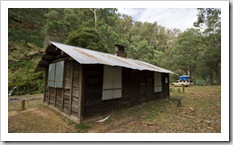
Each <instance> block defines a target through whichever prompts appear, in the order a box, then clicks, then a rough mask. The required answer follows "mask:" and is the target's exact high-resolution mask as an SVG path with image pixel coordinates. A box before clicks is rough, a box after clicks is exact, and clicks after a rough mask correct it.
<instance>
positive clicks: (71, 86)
mask: <svg viewBox="0 0 233 145" xmlns="http://www.w3.org/2000/svg"><path fill="white" fill-rule="evenodd" d="M70 73H71V74H70V75H71V76H70V84H71V85H70V100H69V114H71V109H72V106H71V105H72V95H73V77H74V76H73V75H74V61H73V60H72V61H71V72H70Z"/></svg>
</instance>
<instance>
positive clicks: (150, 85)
mask: <svg viewBox="0 0 233 145" xmlns="http://www.w3.org/2000/svg"><path fill="white" fill-rule="evenodd" d="M116 46H117V47H118V49H117V53H116V54H115V55H112V54H107V53H102V52H97V51H93V50H88V49H84V48H80V47H75V46H70V45H65V44H60V43H57V42H50V44H49V45H48V47H47V49H46V51H45V53H44V55H43V56H42V58H41V60H40V61H39V63H38V65H37V68H36V71H45V76H46V77H45V89H44V99H43V101H44V103H45V104H47V105H48V106H50V107H53V108H54V109H56V110H58V111H59V112H61V113H62V114H64V115H65V116H67V117H69V118H70V119H72V120H74V121H76V122H80V121H81V120H83V119H85V118H90V117H94V116H100V115H103V114H106V113H109V112H110V111H112V110H118V109H120V108H126V107H132V106H135V105H139V104H142V103H144V102H149V101H153V100H156V99H160V98H165V97H169V73H172V72H171V71H169V70H166V69H163V68H160V67H157V66H154V65H152V64H149V63H146V62H142V61H138V60H134V59H130V58H126V56H127V55H126V53H125V52H124V47H122V46H120V45H116Z"/></svg>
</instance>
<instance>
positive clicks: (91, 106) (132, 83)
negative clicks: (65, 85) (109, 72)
mask: <svg viewBox="0 0 233 145" xmlns="http://www.w3.org/2000/svg"><path fill="white" fill-rule="evenodd" d="M83 68H85V69H84V71H83V73H85V78H84V79H85V96H84V100H85V103H84V118H89V117H92V116H98V115H103V114H106V113H108V112H111V111H113V110H118V109H121V108H127V107H132V106H135V105H139V104H142V103H143V102H150V101H154V100H157V99H159V98H163V97H167V96H169V83H168V84H165V78H166V77H167V78H168V74H165V73H164V74H162V75H161V76H162V79H161V80H162V92H160V93H154V72H151V71H139V70H132V69H128V68H122V98H118V99H111V100H103V101H102V86H103V65H93V64H92V65H84V66H83ZM82 99H83V98H82Z"/></svg>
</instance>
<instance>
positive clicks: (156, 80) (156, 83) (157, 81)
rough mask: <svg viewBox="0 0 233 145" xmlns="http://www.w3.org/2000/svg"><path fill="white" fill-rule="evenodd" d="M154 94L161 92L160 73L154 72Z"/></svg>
mask: <svg viewBox="0 0 233 145" xmlns="http://www.w3.org/2000/svg"><path fill="white" fill-rule="evenodd" d="M154 92H162V82H161V73H156V72H154Z"/></svg>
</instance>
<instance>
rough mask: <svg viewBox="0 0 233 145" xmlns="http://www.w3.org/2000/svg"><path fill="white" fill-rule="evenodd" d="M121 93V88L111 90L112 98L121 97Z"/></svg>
mask: <svg viewBox="0 0 233 145" xmlns="http://www.w3.org/2000/svg"><path fill="white" fill-rule="evenodd" d="M121 95H122V91H121V89H119V90H113V91H112V98H121V97H122V96H121Z"/></svg>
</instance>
